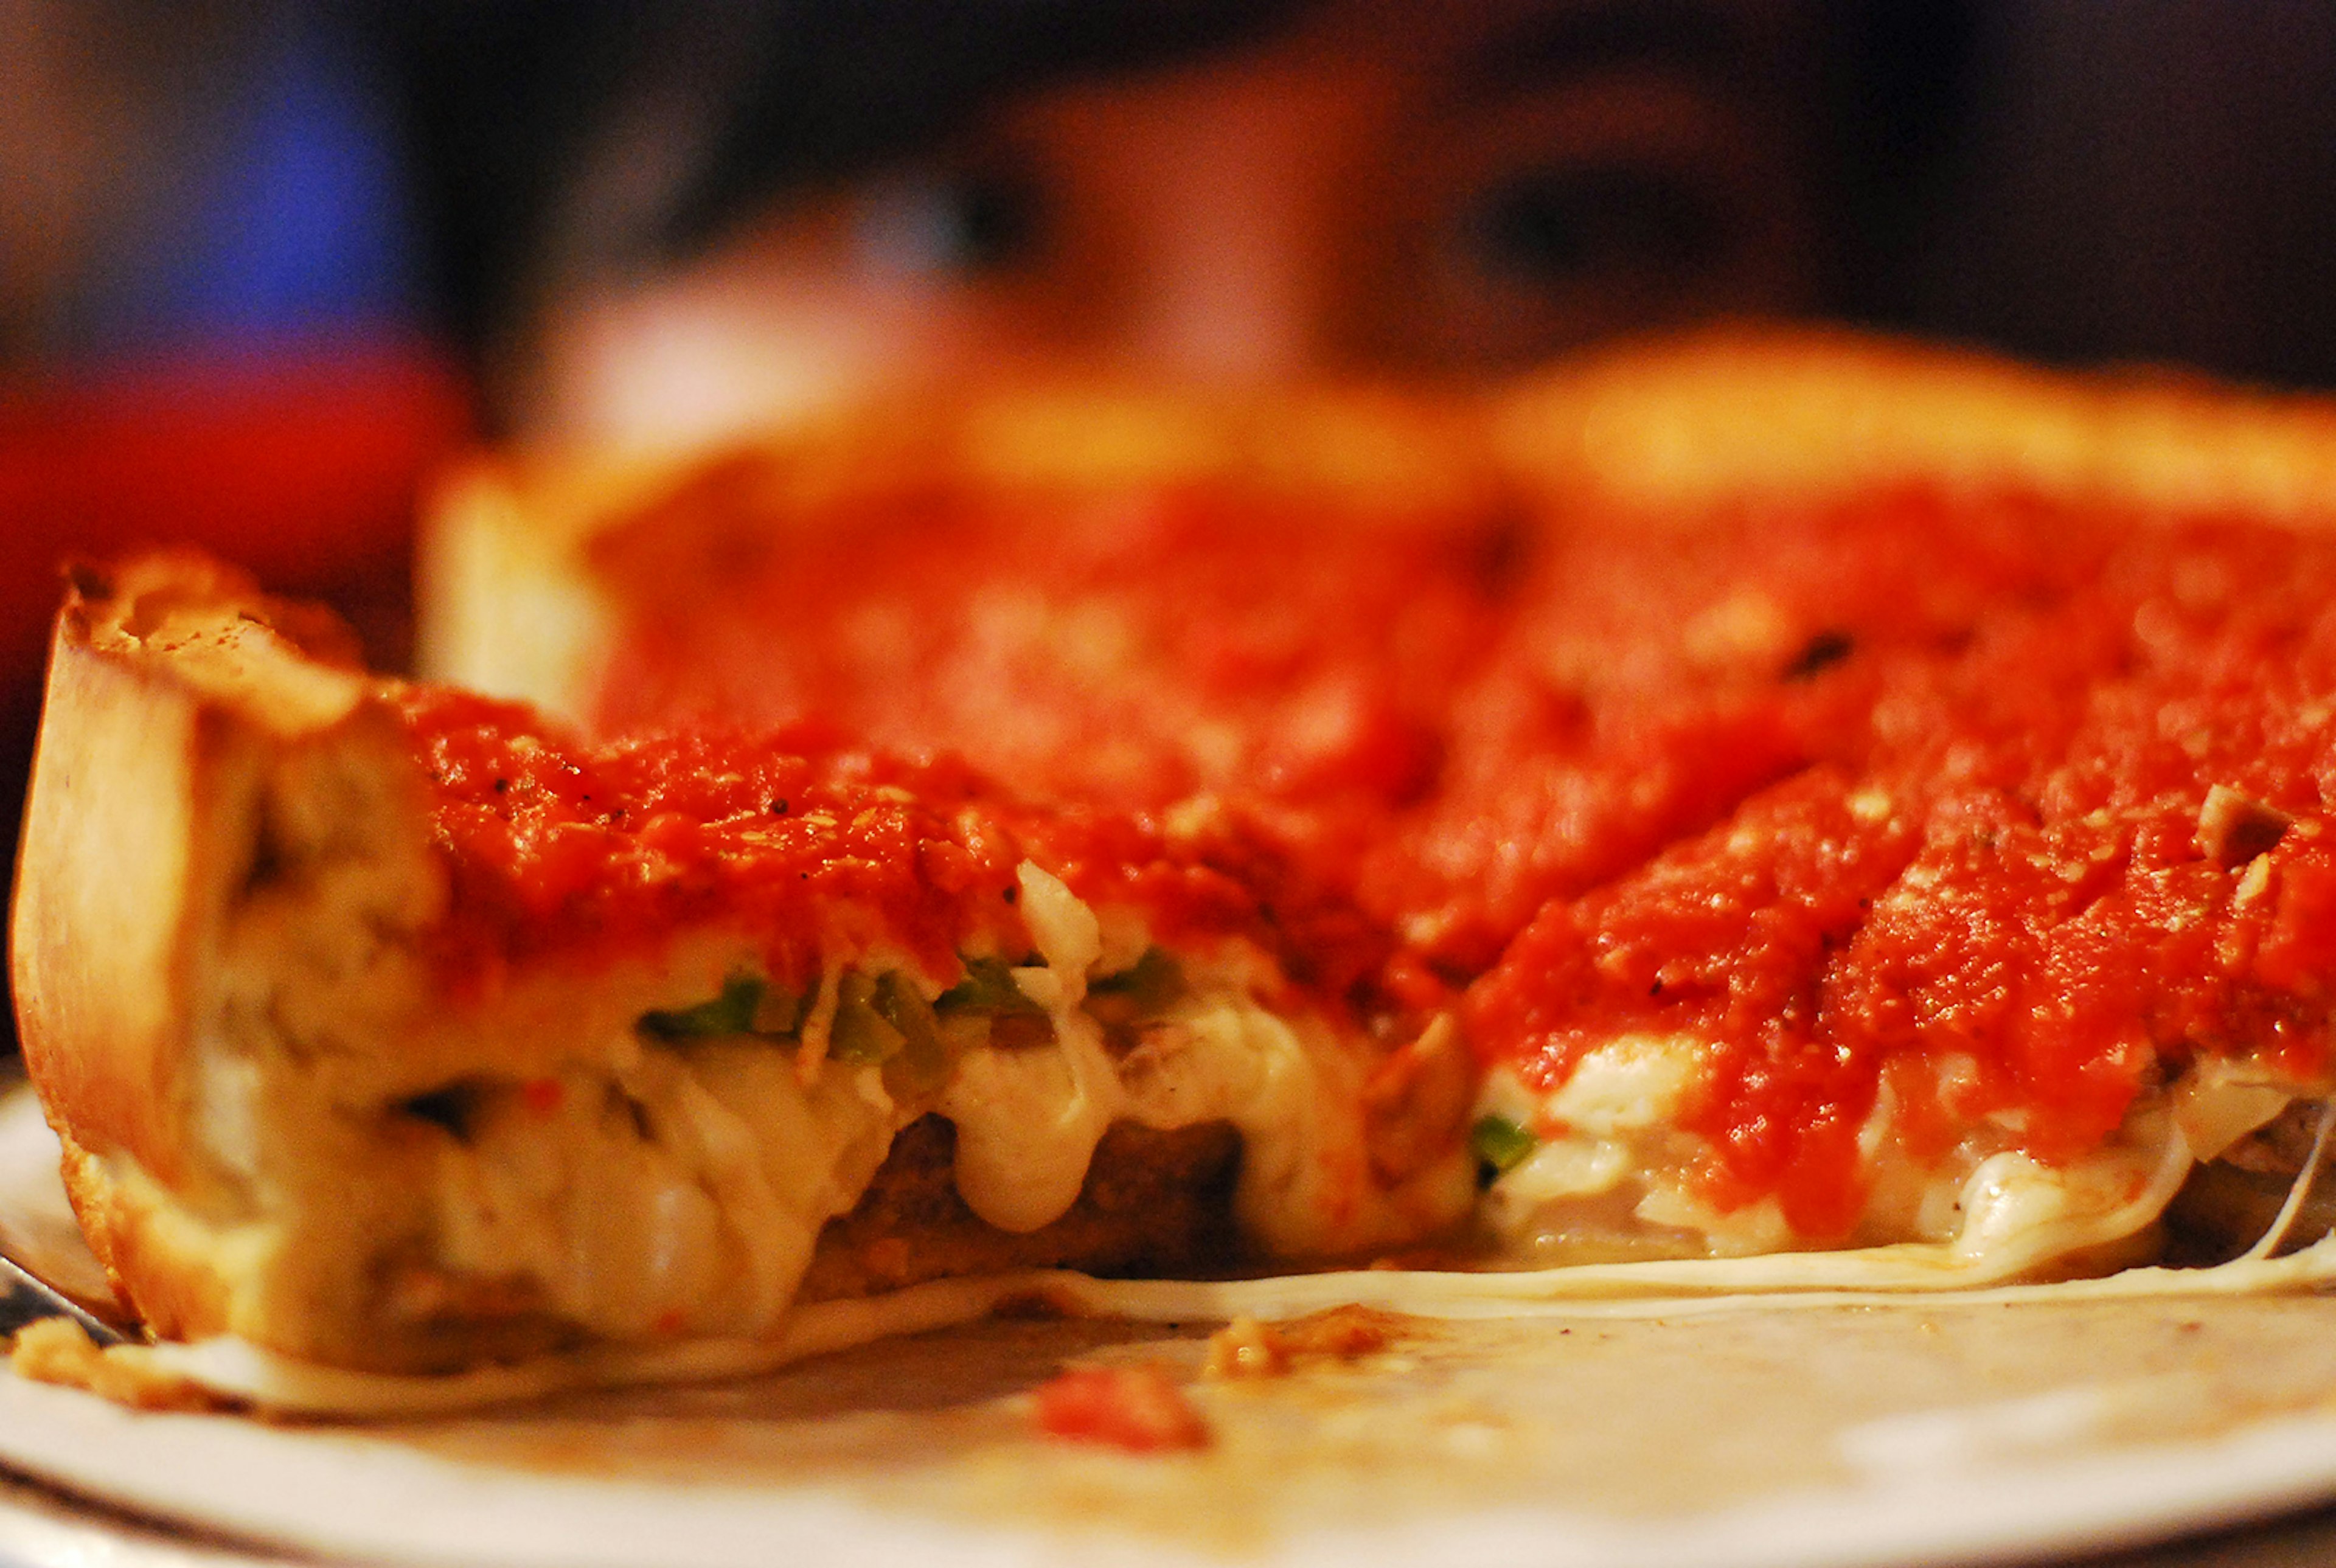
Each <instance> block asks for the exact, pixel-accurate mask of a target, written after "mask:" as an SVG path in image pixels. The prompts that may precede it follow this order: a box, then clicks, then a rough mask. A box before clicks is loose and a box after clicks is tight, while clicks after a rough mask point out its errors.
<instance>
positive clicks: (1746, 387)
mask: <svg viewBox="0 0 2336 1568" xmlns="http://www.w3.org/2000/svg"><path fill="white" fill-rule="evenodd" d="M1490 424H1491V429H1492V440H1493V445H1494V450H1495V452H1496V453H1497V457H1498V461H1499V463H1500V464H1501V466H1502V468H1503V470H1504V472H1506V473H1508V474H1509V475H1510V476H1511V477H1512V478H1513V479H1514V481H1515V482H1517V483H1518V484H1520V485H1521V486H1522V487H1523V489H1524V490H1525V491H1526V492H1528V493H1529V494H1530V495H1531V496H1533V498H1534V499H1535V500H1537V501H1538V502H1540V503H1541V504H1542V505H1543V506H1544V507H1551V508H1553V509H1555V510H1558V511H1566V510H1570V509H1573V508H1578V507H1583V506H1593V505H1594V506H1603V507H1610V508H1611V507H1613V506H1616V505H1618V504H1619V505H1621V506H1622V507H1625V508H1632V509H1643V510H1645V511H1650V512H1655V513H1661V512H1665V511H1670V512H1674V513H1684V514H1691V513H1692V512H1693V511H1695V510H1696V509H1697V508H1699V507H1703V506H1708V504H1710V503H1711V502H1715V501H1718V500H1719V499H1721V498H1723V497H1728V496H1742V495H1747V494H1759V493H1762V492H1767V493H1778V492H1785V493H1798V494H1825V493H1837V492H1841V491H1845V490H1850V489H1854V488H1856V487H1859V486H1864V485H1872V484H1877V483H1889V482H1903V481H1909V480H1913V481H1920V482H1931V483H1937V484H1943V485H1946V486H1949V487H1962V486H1968V487H1972V488H1996V489H2002V488H2011V489H2020V490H2026V491H2029V492H2034V493H2038V494H2041V495H2046V496H2050V497H2054V498H2060V499H2068V500H2079V501H2082V500H2098V501H2102V502H2111V503H2116V504H2121V505H2127V506H2131V507H2133V508H2135V509H2136V511H2141V512H2145V513H2159V514H2163V513H2171V512H2201V511H2234V512H2237V513H2240V514H2243V515H2247V516H2253V517H2259V518H2263V519H2268V520H2278V521H2288V522H2294V523H2310V522H2312V521H2315V520H2319V521H2336V403H2331V402H2330V401H2329V400H2328V399H2326V398H2321V397H2312V396H2307V395H2297V394H2277V393H2269V392H2263V391H2258V390H2253V389H2248V388H2244V387H2239V386H2233V385H2223V384H2218V383H2215V382H2214V381H2211V380H2209V379H2207V378H2205V377H2202V376H2198V375H2189V374H2185V373H2176V372H2172V371H2166V370H2152V369H2148V368H2145V367H2127V368H2123V369H2112V370H2096V371H2086V372H2071V371H2056V370H2048V369H2043V368H2039V367H2037V366H2033V365H2024V364H2021V363H2019V362H2017V361H2014V360H2010V359H2007V358H2002V357H2000V356H1997V355H1990V354H1987V353H1983V352H1979V351H1975V350H1970V349H1961V348H1953V347H1948V346H1940V345H1935V344H1929V343H1922V342H1916V341H1913V340H1905V339H1894V338H1889V337H1882V336H1872V335H1868V334H1863V333H1859V332H1855V331H1852V330H1848V329H1845V328H1825V327H1786V326H1728V327H1720V328H1707V329H1704V330H1701V331H1698V332H1692V333H1687V334H1683V335H1679V336H1667V337H1657V338H1649V339H1642V340H1636V341H1626V342H1623V343H1619V344H1616V345H1613V346H1608V347H1604V348H1601V349H1598V350H1595V351H1592V352H1591V353H1590V354H1588V355H1584V356H1582V357H1581V358H1579V359H1575V360H1570V361H1568V362H1566V363H1565V364H1564V365H1562V366H1559V367H1556V368H1553V369H1551V370H1549V371H1546V372H1543V373H1540V374H1538V375H1533V376H1530V377H1528V378H1526V379H1524V380H1523V381H1521V382H1519V383H1517V384H1516V385H1514V386H1512V387H1510V388H1507V389H1505V390H1504V391H1503V392H1501V393H1499V394H1496V395H1495V396H1494V400H1493V403H1492V410H1491V417H1490Z"/></svg>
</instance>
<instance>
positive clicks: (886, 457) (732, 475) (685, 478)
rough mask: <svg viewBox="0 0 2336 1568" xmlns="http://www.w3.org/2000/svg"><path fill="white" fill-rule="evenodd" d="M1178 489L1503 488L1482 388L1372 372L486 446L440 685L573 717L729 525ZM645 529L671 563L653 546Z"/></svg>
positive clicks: (1376, 513)
mask: <svg viewBox="0 0 2336 1568" xmlns="http://www.w3.org/2000/svg"><path fill="white" fill-rule="evenodd" d="M1183 485H1192V486H1202V487H1207V486H1220V487H1227V488H1230V489H1232V490H1235V491H1237V492H1241V493H1243V494H1254V495H1258V496H1260V497H1266V498H1272V497H1282V498H1290V497H1296V498H1301V499H1304V500H1307V501H1309V502H1315V501H1319V502H1321V503H1322V504H1324V505H1325V506H1327V507H1329V508H1330V509H1331V514H1332V515H1335V516H1337V517H1338V518H1340V519H1341V520H1342V521H1343V522H1345V523H1348V524H1351V525H1359V526H1364V527H1369V526H1374V525H1380V524H1396V525H1400V526H1405V527H1415V526H1417V525H1418V524H1419V523H1420V522H1421V521H1423V520H1432V519H1453V520H1466V519H1473V518H1475V517H1477V516H1479V515H1481V514H1482V513H1483V512H1484V511H1485V510H1486V509H1487V508H1488V507H1490V506H1492V505H1493V504H1494V502H1495V497H1496V494H1497V492H1498V488H1499V486H1498V481H1497V480H1496V478H1495V476H1494V472H1493V469H1492V467H1491V464H1490V463H1489V462H1488V461H1487V455H1486V452H1485V449H1484V442H1483V426H1482V424H1481V422H1480V420H1479V419H1478V418H1477V415H1476V411H1475V409H1474V408H1472V407H1471V406H1469V405H1468V404H1466V403H1465V401H1462V400H1456V399H1425V398H1416V397H1411V396H1406V395H1404V394H1397V393H1395V392H1391V391H1387V390H1383V389H1377V388H1370V387H1344V388H1330V387H1325V388H1320V389H1316V390H1312V391H1308V392H1300V393H1290V392H1286V391H1282V392H1259V393H1254V394H1229V393H1225V392H1222V391H1219V392H1200V391H1192V390H1185V391H1177V390H1169V389H1162V388H1158V387H1144V388H1136V387H1134V386H1130V385H1123V384H1118V383H1113V382H1095V381H1084V380H1082V381H1072V382H1061V381H1033V382H1029V383H1023V384H1002V385H995V386H988V387H984V388H980V389H978V390H976V391H975V392H973V393H971V394H967V393H965V392H963V391H961V390H956V391H949V392H934V391H924V392H903V393H895V394H891V396H889V397H886V398H883V399H881V400H879V401H876V402H873V403H870V404H854V405H852V406H850V407H847V408H844V409H841V410H831V411H829V412H827V413H824V414H818V415H810V416H804V417H803V418H801V419H799V420H798V421H796V422H794V423H793V424H786V425H782V426H777V427H774V428H772V429H768V430H763V431H757V432H751V433H739V434H737V435H735V436H733V437H731V438H729V439H728V440H726V441H725V442H724V443H719V444H717V445H716V446H715V447H714V448H712V449H707V450H692V451H686V452H678V453H670V452H654V451H650V452H608V451H601V450H589V451H583V450H577V449H573V448H560V447H550V448H543V449H539V450H533V451H525V452H520V453H495V454H488V453H481V454H478V455H476V456H474V457H472V459H471V460H470V461H468V462H467V463H462V464H458V465H457V466H456V467H455V468H453V470H452V471H450V472H449V473H448V475H447V476H446V478H445V480H444V481H443V482H442V483H441V485H440V487H439V489H438V492H437V494H436V496H435V498H434V501H433V504H432V505H431V506H430V507H429V509H428V515H427V517H426V518H425V519H424V522H423V538H422V544H421V553H420V560H419V563H418V572H417V580H418V587H419V605H418V613H419V626H418V628H417V629H418V636H417V653H418V659H419V663H420V665H421V667H422V669H423V673H424V674H425V675H427V676H429V677H431V678H433V679H438V680H445V681H451V682H453V683H454V684H456V685H460V686H465V687H473V688H475V689H478V690H482V691H488V692H492V693H495V694H496V695H498V696H518V697H524V698H526V699H527V700H529V701H531V702H535V703H538V704H540V706H544V707H546V708H548V709H550V711H552V712H555V713H562V714H566V715H569V716H579V715H580V714H581V713H582V712H583V711H584V710H585V709H586V708H587V707H588V706H589V701H590V697H591V695H592V693H593V691H594V689H595V687H596V684H597V682H598V680H599V675H600V670H601V664H602V661H603V660H604V659H605V658H606V657H607V656H608V651H609V648H608V645H609V643H610V642H611V640H612V639H613V638H615V637H616V636H617V633H618V625H619V622H620V618H621V615H622V613H623V611H624V609H626V602H625V601H626V595H627V594H628V592H629V591H630V590H631V586H630V585H637V584H639V583H641V582H644V581H646V582H650V583H654V584H677V585H678V588H679V589H680V590H681V591H685V592H686V591H689V590H691V589H693V588H694V587H696V585H697V584H698V583H699V581H700V580H701V577H702V574H703V573H705V572H706V571H707V570H715V571H718V570H720V562H721V561H722V560H723V559H724V554H725V546H726V545H727V544H728V543H729V542H731V541H729V540H727V539H725V531H736V530H738V529H741V528H743V529H745V530H747V531H751V532H752V533H753V534H754V535H755V537H756V538H757V539H759V538H761V537H762V536H764V534H767V533H769V532H772V531H784V530H787V529H789V528H817V527H821V526H822V525H823V524H824V522H825V521H826V520H828V519H832V518H833V517H836V516H839V515H841V516H852V515H854V514H864V513H867V512H870V511H881V510H882V509H885V508H888V507H893V506H901V505H906V506H910V507H914V506H916V505H919V504H920V503H921V502H923V501H924V500H928V499H930V498H932V497H934V496H937V495H945V494H949V493H978V494H980V495H984V496H990V497H1010V498H1013V500H1014V501H1015V502H1017V504H1020V505H1024V506H1027V508H1029V509H1030V511H1031V512H1032V515H1034V516H1045V515H1047V514H1048V512H1049V511H1050V509H1051V510H1061V509H1066V508H1068V509H1073V510H1076V509H1079V508H1082V507H1088V506H1091V505H1092V504H1093V503H1094V502H1095V501H1096V500H1097V498H1105V500H1108V498H1111V497H1114V496H1117V495H1120V494H1123V493H1124V492H1126V491H1128V490H1129V489H1132V488H1137V487H1145V486H1168V487H1175V486H1183ZM644 540H646V541H649V542H650V543H651V544H652V546H653V547H654V548H655V549H656V550H657V552H658V554H657V560H642V559H640V554H641V551H640V548H639V543H640V541H644ZM612 551H614V553H613V554H612Z"/></svg>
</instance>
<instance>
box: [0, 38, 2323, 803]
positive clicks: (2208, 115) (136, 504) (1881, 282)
mask: <svg viewBox="0 0 2336 1568" xmlns="http://www.w3.org/2000/svg"><path fill="white" fill-rule="evenodd" d="M2331 242H2336V7H2331V6H2328V5H2325V4H2323V3H2319V0H2114V3H2112V0H1894V3H1893V4H1890V5H1880V4H1872V5H1861V4H1852V3H1849V0H1636V3H1625V4H1610V3H1607V0H1484V3H1482V4H1460V3H1445V4H1438V3H1436V0H1412V3H1409V4H1396V3H1393V0H1310V3H1309V0H1269V3H1262V4H1251V3H1241V0H1112V3H1097V0H794V3H793V4H788V3H785V0H780V3H776V4H771V5H744V4H737V3H723V4H717V3H715V0H695V3H687V4H685V3H667V4H650V3H641V4H624V5H616V4H608V3H606V0H371V3H368V0H246V3H241V4H229V3H223V0H179V3H173V4H163V3H161V0H11V3H10V4H8V5H0V710H5V711H0V733H5V736H6V738H5V741H0V780H5V781H6V782H5V784H0V821H8V822H13V821H14V819H15V808H16V799H15V789H16V784H17V781H18V780H19V779H20V778H21V772H22V767H23V759H24V756H25V755H27V751H26V748H27V746H28V745H29V736H30V734H31V728H32V724H33V716H34V702H35V697H36V681H37V667H38V662H39V657H40V648H41V646H42V639H43V637H44V622H45V619H46V617H47V614H48V612H49V609H50V607H51V606H52V604H53V603H54V594H55V585H56V580H57V579H56V576H55V570H56V564H57V562H58V560H59V559H60V558H61V557H63V556H66V555H82V556H102V555H104V554H106V553H108V552H111V551H115V550H121V549H123V548H125V547H127V546H129V545H131V544H133V543H141V542H152V541H197V542H201V543H204V544H207V545H209V546H210V547H211V548H214V549H218V550H221V551H223V552H225V553H227V554H229V556H231V557H233V558H235V559H238V560H242V561H244V562H245V563H247V564H248V565H250V566H251V567H252V568H253V569H254V570H257V571H258V573H259V574H260V575H261V576H262V577H263V579H266V580H267V581H268V583H269V584H270V586H273V587H277V588H283V589H295V590H301V591H307V592H315V593H321V594H323V595H325V596H326V597H328V598H330V599H333V600H334V601H335V602H336V603H337V604H338V605H340V606H341V607H342V608H343V609H345V610H346V611H347V612H349V613H350V614H351V615H352V616H353V617H354V618H355V619H356V620H357V622H358V624H359V626H360V628H361V629H362V630H363V631H364V632H365V636H366V638H367V639H368V642H369V644H370V645H371V648H372V651H373V653H374V655H375V657H376V658H377V659H380V660H383V661H384V662H387V663H389V664H392V665H394V664H395V663H396V662H397V661H398V660H399V659H400V658H401V657H403V655H404V641H403V636H404V632H403V628H404V611H405V605H404V595H405V592H406V588H405V582H406V576H405V570H406V569H405V560H406V550H407V544H408V537H409V529H410V518H411V511H412V507H413V504H414V496H415V494H416V490H417V486H418V485H419V484H421V483H422V482H423V475H425V474H426V473H427V472H428V471H429V470H430V468H431V467H432V465H433V464H434V463H437V462H439V461H441V460H442V459H443V456H444V455H445V454H446V453H448V452H450V451H451V450H453V448H455V447H456V446H458V445H459V444H460V443H462V442H465V441H467V440H471V439H474V438H476V437H477V436H479V435H481V434H484V435H487V436H491V437H511V438H515V439H529V438H552V437H558V436H562V435H582V436H586V437H592V438H608V439H686V438H689V437H691V436H693V435H696V434H702V433H706V432H707V431H709V430H718V429H719V428H721V427H722V426H724V425H725V424H735V423H736V422H737V421H739V420H741V419H745V418H750V417H754V414H755V412H756V411H757V410H762V409H769V408H776V407H784V406H792V405H795V404H801V403H803V402H804V401H806V400H815V399H816V398H818V397H820V396H822V395H827V394H831V393H832V392H833V391H835V390H837V389H839V388H848V387H850V386H852V385H859V384H861V383H862V382H864V381H866V380H867V379H869V378H870V377H871V376H873V375H879V374H883V375H900V374H907V373H909V372H910V371H913V370H921V372H922V373H925V374H931V375H950V374H961V373H962V371H963V370H964V369H965V367H967V366H968V365H977V364H979V363H981V362H983V361H984V360H999V361H1011V360H1014V359H1017V358H1021V357H1030V356H1048V357H1064V356H1068V357H1072V358H1075V359H1083V360H1095V361H1099V362H1105V363H1109V364H1114V365H1129V364H1133V365H1139V366H1141V367H1144V368H1146V369H1157V370H1165V371H1168V372H1172V373H1174V374H1179V375H1202V376H1218V377H1231V378H1241V377H1259V376H1275V375H1299V374H1309V373H1312V372H1316V371H1333V372H1338V373H1354V372H1363V373H1373V374H1376V373H1393V374H1400V375H1412V376H1424V377H1429V378H1436V377H1455V376H1456V377H1466V376H1470V375H1484V374H1491V373H1500V372H1506V371H1510V370H1514V369H1515V368H1517V367H1519V366H1520V365H1530V364H1533V363H1536V362H1539V361H1542V360H1544V359H1546V358H1548V357H1551V356H1552V355H1559V354H1562V352H1564V351H1565V350H1566V349H1567V348H1568V347H1571V346H1574V345H1576V344H1579V343H1581V342H1583V341H1587V340H1589V339H1591V338H1593V337H1596V336H1601V335H1603V334H1606V333H1610V332H1613V331H1618V330H1627V329H1631V328H1640V327H1647V326H1660V325H1664V324H1668V323H1672V322H1677V321H1679V320H1683V319H1691V318H1696V317H1705V316H1710V315H1715V314H1727V315H1744V314H1751V315H1763V314H1778V315H1788V316H1814V317H1832V318H1838V319H1844V320H1850V321H1855V322H1861V323H1867V324H1872V325H1877V326H1884V327H1888V328H1892V329H1897V330H1908V331H1913V332H1919V333H1924V334H1929V335H1933V336H1945V337H1949V338H1953V339H1958V340H1962V341H1967V342H1971V343H1976V344H1982V345H1988V346H1997V347H2000V348H2003V349H2007V350H2010V351H2012V352H2015V353H2018V354H2021V355H2030V356H2035V357H2040V358H2044V359H2049V360H2055V361H2064V362H2076V363H2091V362H2098V361H2103V360H2140V361H2148V362H2155V363H2161V364H2166V365H2184V366H2195V367H2197V368H2199V369H2202V370H2205V371H2210V372H2214V373H2216V374H2219V375H2228V376H2234V377H2240V378H2244V379H2247V380H2252V381H2259V382H2263V383H2269V384H2274V385H2288V386H2321V385H2336V287H2331V283H2330V262H2329V258H2330V257H2331V254H2336V243H2331Z"/></svg>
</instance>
